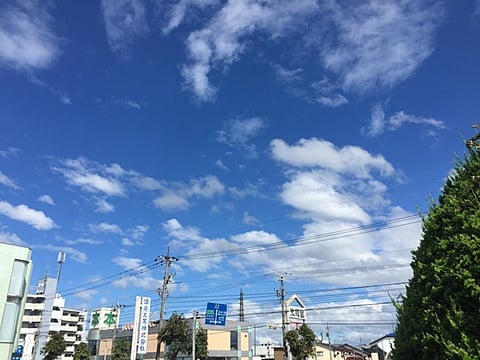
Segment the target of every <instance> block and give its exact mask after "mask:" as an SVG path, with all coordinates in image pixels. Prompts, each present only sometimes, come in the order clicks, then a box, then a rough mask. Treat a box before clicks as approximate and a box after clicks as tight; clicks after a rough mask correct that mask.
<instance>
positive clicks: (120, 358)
mask: <svg viewBox="0 0 480 360" xmlns="http://www.w3.org/2000/svg"><path fill="white" fill-rule="evenodd" d="M130 350H131V349H130V342H129V341H128V340H127V339H126V338H122V339H119V340H116V341H115V342H114V344H113V349H112V360H128V359H130Z"/></svg>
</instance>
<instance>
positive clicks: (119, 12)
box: [102, 0, 148, 52]
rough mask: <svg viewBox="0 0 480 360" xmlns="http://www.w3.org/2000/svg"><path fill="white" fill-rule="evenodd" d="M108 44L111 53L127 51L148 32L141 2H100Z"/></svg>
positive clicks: (134, 0) (110, 0)
mask: <svg viewBox="0 0 480 360" xmlns="http://www.w3.org/2000/svg"><path fill="white" fill-rule="evenodd" d="M102 8H103V18H104V21H105V29H106V31H107V38H108V43H109V45H110V47H111V48H112V50H113V51H115V52H123V51H125V50H127V49H128V48H129V47H130V46H131V45H132V43H133V42H134V40H135V39H136V38H137V37H139V36H141V35H143V34H145V33H146V32H147V31H148V26H147V20H146V16H145V3H144V1H143V0H102Z"/></svg>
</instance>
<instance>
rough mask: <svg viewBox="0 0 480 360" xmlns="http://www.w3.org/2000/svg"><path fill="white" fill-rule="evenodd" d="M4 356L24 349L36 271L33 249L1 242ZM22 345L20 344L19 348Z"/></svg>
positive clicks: (0, 355)
mask: <svg viewBox="0 0 480 360" xmlns="http://www.w3.org/2000/svg"><path fill="white" fill-rule="evenodd" d="M0 253H1V254H2V261H0V359H11V358H12V353H13V352H17V350H18V352H22V347H23V344H22V343H21V341H19V340H20V339H19V334H20V327H21V324H22V314H23V310H24V307H25V302H26V298H27V292H28V287H29V285H30V276H31V274H32V266H33V264H32V260H31V255H32V250H31V249H29V248H27V247H23V246H17V245H12V244H5V243H0ZM19 346H20V347H19Z"/></svg>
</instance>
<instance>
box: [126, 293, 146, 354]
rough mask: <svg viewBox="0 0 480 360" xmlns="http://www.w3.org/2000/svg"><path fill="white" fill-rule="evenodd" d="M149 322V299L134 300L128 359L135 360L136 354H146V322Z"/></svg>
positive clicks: (139, 297) (137, 298) (138, 298)
mask: <svg viewBox="0 0 480 360" xmlns="http://www.w3.org/2000/svg"><path fill="white" fill-rule="evenodd" d="M149 321H150V298H148V297H141V296H137V297H136V298H135V320H134V323H133V332H132V351H131V352H130V359H132V360H135V358H136V357H137V354H146V353H147V340H148V322H149Z"/></svg>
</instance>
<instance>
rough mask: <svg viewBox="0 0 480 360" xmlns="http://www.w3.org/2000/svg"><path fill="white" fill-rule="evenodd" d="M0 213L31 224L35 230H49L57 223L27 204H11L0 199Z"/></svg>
mask: <svg viewBox="0 0 480 360" xmlns="http://www.w3.org/2000/svg"><path fill="white" fill-rule="evenodd" d="M0 214H3V215H5V216H7V217H9V218H10V219H13V220H17V221H21V222H24V223H27V224H29V225H32V226H33V227H34V228H35V229H37V230H51V229H53V228H55V227H57V225H56V224H55V222H54V221H53V220H52V219H51V218H49V217H48V216H47V215H45V213H44V212H43V211H39V210H34V209H31V208H29V207H28V206H27V205H23V204H21V205H17V206H14V205H11V204H10V203H8V202H6V201H0Z"/></svg>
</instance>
